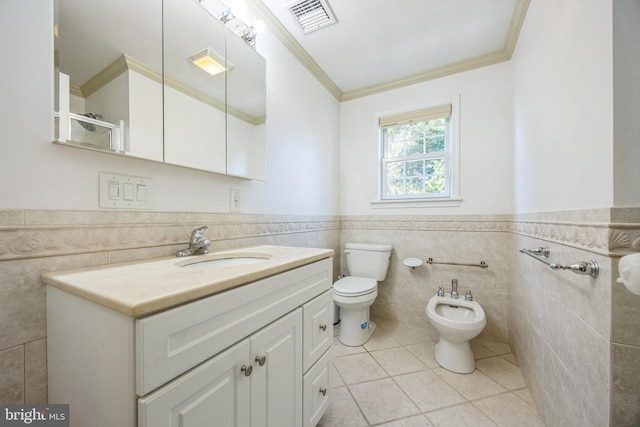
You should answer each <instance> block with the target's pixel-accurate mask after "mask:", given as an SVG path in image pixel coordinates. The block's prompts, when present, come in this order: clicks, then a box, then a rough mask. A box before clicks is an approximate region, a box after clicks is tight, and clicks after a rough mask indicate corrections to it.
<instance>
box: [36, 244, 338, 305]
mask: <svg viewBox="0 0 640 427" xmlns="http://www.w3.org/2000/svg"><path fill="white" fill-rule="evenodd" d="M333 253H334V252H333V250H332V249H317V248H299V247H290V246H253V247H249V248H242V249H234V250H229V251H222V252H215V253H214V252H212V253H209V254H207V255H194V256H190V257H183V258H179V257H166V258H156V259H151V260H143V261H133V262H127V263H120V264H109V265H103V266H98V267H90V268H82V269H75V270H65V271H54V272H49V273H44V274H43V275H42V281H43V282H44V283H46V284H47V285H50V286H54V287H56V288H59V289H62V290H64V291H66V292H69V293H71V294H73V295H76V296H79V297H82V298H85V299H87V300H89V301H93V302H95V303H97V304H100V305H102V306H105V307H108V308H111V309H113V310H116V311H119V312H120V313H123V314H125V315H127V316H131V317H143V316H146V315H148V314H151V313H155V312H158V311H162V310H166V309H168V308H171V307H175V306H178V305H181V304H184V303H187V302H190V301H194V300H196V299H199V298H203V297H206V296H209V295H213V294H216V293H218V292H222V291H225V290H228V289H231V288H234V287H237V286H241V285H245V284H247V283H250V282H254V281H256V280H260V279H263V278H265V277H268V276H272V275H274V274H278V273H281V272H284V271H287V270H290V269H293V268H296V267H301V266H303V265H306V264H310V263H312V262H315V261H319V260H321V259H325V258H330V257H332V256H333ZM223 254H236V256H237V255H238V254H265V255H268V256H270V258H268V259H266V260H264V261H261V262H258V263H254V264H246V265H239V266H232V267H231V266H230V267H213V268H210V269H207V268H205V269H190V268H186V267H180V266H179V265H180V264H184V263H185V261H187V262H188V261H189V260H193V261H196V260H197V259H203V260H204V259H217V258H224V256H223Z"/></svg>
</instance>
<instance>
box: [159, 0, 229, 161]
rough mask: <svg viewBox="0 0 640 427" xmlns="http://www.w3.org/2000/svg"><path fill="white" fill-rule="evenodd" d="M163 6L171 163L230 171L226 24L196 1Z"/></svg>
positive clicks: (166, 128)
mask: <svg viewBox="0 0 640 427" xmlns="http://www.w3.org/2000/svg"><path fill="white" fill-rule="evenodd" d="M163 4H164V25H163V26H164V148H165V162H167V163H172V164H176V165H181V166H187V167H191V168H195V169H202V170H206V171H210V172H217V173H226V171H227V169H226V156H227V153H226V131H225V121H226V93H225V74H226V72H227V65H226V60H225V45H224V44H225V34H224V26H223V24H222V23H221V22H219V21H218V20H217V19H215V17H213V16H212V15H211V14H210V13H209V12H208V11H207V10H206V9H204V8H203V7H202V6H201V5H200V4H199V3H198V2H195V1H193V0H164V1H163Z"/></svg>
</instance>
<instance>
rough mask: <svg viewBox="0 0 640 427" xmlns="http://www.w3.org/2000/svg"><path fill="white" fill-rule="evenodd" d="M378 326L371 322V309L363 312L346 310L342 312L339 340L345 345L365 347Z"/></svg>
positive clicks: (362, 310)
mask: <svg viewBox="0 0 640 427" xmlns="http://www.w3.org/2000/svg"><path fill="white" fill-rule="evenodd" d="M375 330H376V324H375V323H374V322H372V321H371V320H369V308H368V307H367V308H365V309H361V310H345V309H344V308H343V309H342V310H341V312H340V335H339V336H338V339H339V340H340V342H341V343H342V344H344V345H347V346H349V347H357V346H360V345H363V344H364V343H366V342H367V341H369V338H371V335H373V332H374V331H375Z"/></svg>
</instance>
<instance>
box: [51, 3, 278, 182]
mask: <svg viewBox="0 0 640 427" xmlns="http://www.w3.org/2000/svg"><path fill="white" fill-rule="evenodd" d="M225 10H228V7H227V6H226V5H225V4H224V3H222V2H221V1H220V0H203V1H195V0H163V1H162V2H159V1H157V0H136V1H133V2H132V1H130V0H110V1H108V2H93V1H91V2H88V1H85V0H56V2H55V20H54V22H55V27H54V31H55V46H54V48H55V68H56V70H55V71H56V72H55V75H56V79H55V81H56V88H55V89H56V90H55V93H56V108H55V110H56V111H55V115H56V120H55V122H56V140H55V142H57V143H61V144H65V145H70V146H76V147H82V148H88V149H94V150H100V151H106V152H110V153H114V154H120V155H124V156H129V157H136V158H142V159H148V160H153V161H158V162H164V163H167V164H172V165H178V166H184V167H188V168H193V169H199V170H205V171H209V172H215V173H219V174H226V175H232V176H238V177H243V178H248V179H259V180H263V179H264V178H265V153H264V145H265V137H266V134H265V129H264V128H265V117H266V63H265V60H264V58H263V57H262V56H260V55H259V54H258V53H257V52H256V51H255V49H254V48H252V47H251V46H249V45H248V44H247V43H245V41H244V40H243V39H242V38H241V37H239V36H238V35H237V34H236V32H235V31H234V30H233V28H232V26H233V22H230V23H227V25H225V24H223V23H222V22H221V21H220V19H219V17H220V16H221V14H222V13H223V12H224V11H225ZM203 63H204V64H203ZM207 65H208V66H209V67H215V66H218V67H220V69H219V70H218V71H219V72H218V73H215V72H213V71H211V68H207Z"/></svg>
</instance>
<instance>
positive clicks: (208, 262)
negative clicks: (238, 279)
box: [176, 253, 272, 270]
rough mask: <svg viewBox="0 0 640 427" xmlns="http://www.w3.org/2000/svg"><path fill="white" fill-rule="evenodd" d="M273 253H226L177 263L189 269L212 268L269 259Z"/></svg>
mask: <svg viewBox="0 0 640 427" xmlns="http://www.w3.org/2000/svg"><path fill="white" fill-rule="evenodd" d="M271 257H272V255H271V254H264V253H226V254H211V255H201V256H196V257H194V258H192V259H187V260H184V261H180V262H178V263H176V266H178V267H182V268H188V269H203V270H204V269H210V268H221V267H236V266H239V265H249V264H257V263H260V262H264V261H267V260H268V259H269V258H271Z"/></svg>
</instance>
